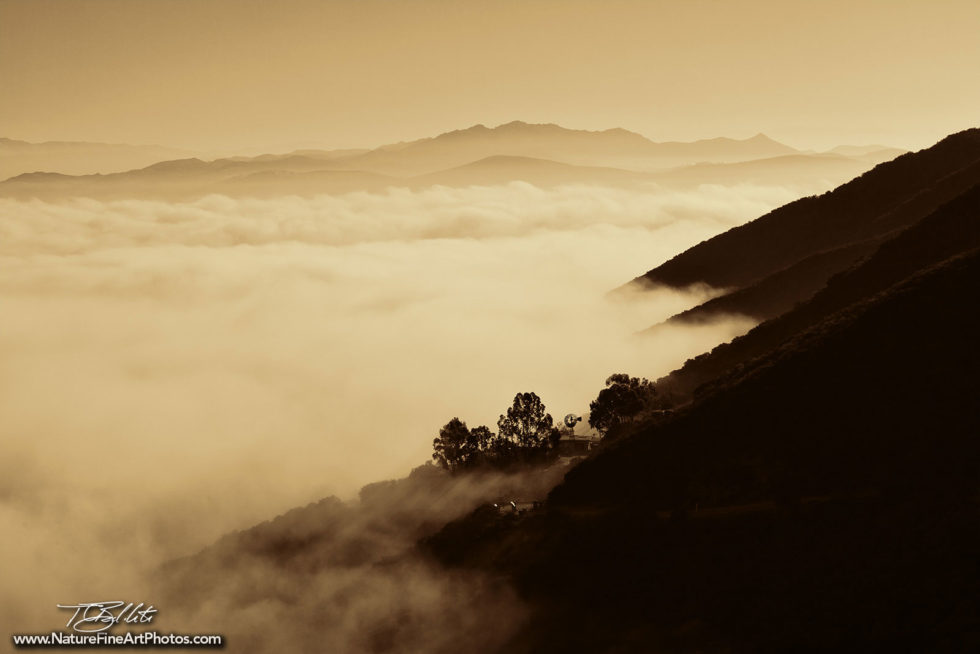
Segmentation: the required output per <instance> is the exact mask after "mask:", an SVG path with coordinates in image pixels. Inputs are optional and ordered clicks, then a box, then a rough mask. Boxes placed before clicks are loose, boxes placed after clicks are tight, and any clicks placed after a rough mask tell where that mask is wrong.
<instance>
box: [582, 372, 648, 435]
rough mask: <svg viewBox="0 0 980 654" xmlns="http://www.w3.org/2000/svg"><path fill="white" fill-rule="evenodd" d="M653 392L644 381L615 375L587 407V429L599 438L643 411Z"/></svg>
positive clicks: (624, 375)
mask: <svg viewBox="0 0 980 654" xmlns="http://www.w3.org/2000/svg"><path fill="white" fill-rule="evenodd" d="M656 393H657V390H656V389H655V388H654V386H653V383H652V382H651V381H650V380H648V379H641V378H639V377H630V376H629V375H627V374H623V373H619V374H615V375H611V376H610V377H609V379H607V380H606V387H605V388H604V389H602V390H601V391H599V396H598V397H597V398H596V399H595V400H593V402H592V403H591V404H589V425H590V426H591V427H593V428H594V429H597V430H598V431H599V432H600V433H602V434H603V435H606V434H608V433H609V431H610V430H611V429H613V428H614V427H616V426H617V425H620V424H622V423H624V422H627V421H629V420H632V419H633V418H634V417H635V416H636V415H637V414H639V413H640V412H641V411H643V409H644V408H646V407H647V406H648V405H649V404H650V402H651V401H652V400H653V397H654V395H656Z"/></svg>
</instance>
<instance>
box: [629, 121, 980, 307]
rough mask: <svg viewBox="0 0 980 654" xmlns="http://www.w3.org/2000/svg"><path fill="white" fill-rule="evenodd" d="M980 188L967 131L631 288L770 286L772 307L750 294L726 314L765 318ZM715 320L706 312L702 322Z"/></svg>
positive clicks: (709, 246)
mask: <svg viewBox="0 0 980 654" xmlns="http://www.w3.org/2000/svg"><path fill="white" fill-rule="evenodd" d="M978 182H980V129H972V130H967V131H964V132H960V133H958V134H954V135H952V136H949V137H947V138H945V139H943V140H942V141H940V142H939V143H937V144H936V145H934V146H933V147H931V148H929V149H926V150H922V151H920V152H916V153H909V154H905V155H902V156H900V157H898V158H897V159H895V160H893V161H890V162H887V163H883V164H880V165H878V166H876V167H875V168H874V169H873V170H871V171H869V172H867V173H865V174H863V175H861V176H860V177H858V178H856V179H854V180H852V181H850V182H848V183H847V184H844V185H843V186H840V187H839V188H837V189H835V190H833V191H831V192H829V193H825V194H824V195H822V196H819V197H809V198H803V199H801V200H797V201H796V202H792V203H790V204H788V205H785V206H783V207H780V208H778V209H776V210H774V211H772V212H770V213H768V214H766V215H765V216H762V217H761V218H759V219H757V220H754V221H752V222H750V223H747V224H745V225H742V226H739V227H735V228H733V229H731V230H729V231H727V232H725V233H724V234H720V235H719V236H716V237H714V238H712V239H709V240H707V241H704V242H703V243H700V244H699V245H696V246H695V247H693V248H691V249H689V250H687V251H686V252H683V253H682V254H679V255H677V256H676V257H674V258H673V259H671V260H670V261H667V262H666V263H664V264H662V265H661V266H658V267H657V268H655V269H653V270H651V271H649V272H648V273H646V274H645V275H643V276H642V277H638V278H637V279H636V280H634V281H633V284H634V285H637V286H641V287H642V286H658V285H666V286H671V287H686V286H690V285H693V284H707V285H709V286H713V287H715V288H724V289H732V290H735V289H744V288H746V287H749V286H751V285H753V284H757V283H762V284H765V283H767V281H766V280H767V278H770V280H769V282H768V283H769V284H770V285H771V286H774V285H777V284H778V285H779V286H781V287H782V291H781V293H780V294H769V293H766V292H762V293H761V295H766V296H771V297H772V300H771V302H765V301H761V300H760V298H759V297H758V295H759V294H756V295H755V296H753V295H752V294H750V295H747V296H745V300H746V301H745V302H744V303H743V302H742V301H741V300H740V298H730V299H729V300H728V302H727V305H726V306H725V310H726V311H727V312H739V313H745V314H748V315H752V316H754V317H758V318H767V317H772V316H775V315H778V314H779V313H781V312H782V311H785V310H786V309H787V308H789V307H790V306H792V303H793V302H795V301H800V300H803V299H806V298H807V297H808V296H809V295H810V294H811V293H812V291H813V290H814V289H815V288H819V286H821V285H822V281H823V280H826V279H827V278H829V277H830V276H831V275H833V274H834V273H836V272H839V271H840V270H842V269H843V268H844V267H846V266H847V264H848V263H850V262H852V261H854V258H855V257H857V256H860V255H862V254H865V253H867V252H869V251H871V250H873V248H874V245H875V243H874V241H875V240H876V239H880V238H881V237H883V236H886V235H888V234H889V233H890V232H892V231H894V230H896V229H902V228H904V227H907V226H908V225H911V224H913V223H915V222H916V221H918V220H920V219H921V218H923V217H924V216H926V215H928V214H929V213H931V212H932V211H933V210H934V209H936V208H937V207H938V206H940V205H942V204H943V203H945V202H948V201H949V200H951V199H952V198H954V197H956V196H957V195H959V194H960V193H962V192H963V191H965V190H966V189H968V188H970V187H972V186H973V185H974V184H977V183H978ZM862 244H863V245H862ZM794 266H796V267H801V268H798V269H796V270H794ZM772 276H782V279H778V278H773V277H772ZM821 278H822V279H821ZM716 306H717V305H716ZM713 312H714V310H713V309H710V308H709V309H706V310H705V311H703V312H702V314H703V315H702V317H705V316H707V315H710V314H711V313H713ZM690 317H691V316H689V318H690Z"/></svg>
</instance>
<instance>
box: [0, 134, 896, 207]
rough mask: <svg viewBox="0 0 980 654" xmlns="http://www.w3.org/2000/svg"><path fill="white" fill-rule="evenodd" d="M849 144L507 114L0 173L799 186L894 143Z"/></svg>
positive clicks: (877, 156) (164, 192) (319, 185)
mask: <svg viewBox="0 0 980 654" xmlns="http://www.w3.org/2000/svg"><path fill="white" fill-rule="evenodd" d="M851 149H852V150H853V151H854V154H842V153H833V152H832V153H823V154H815V153H802V152H799V151H797V150H795V149H793V148H791V147H789V146H786V145H783V144H781V143H777V142H776V141H773V140H772V139H770V138H768V137H766V136H764V135H762V134H759V135H757V136H755V137H752V138H749V139H745V140H735V139H728V138H716V139H707V140H702V141H694V142H691V143H680V142H666V143H655V142H653V141H650V140H648V139H646V138H644V137H643V136H640V135H639V134H636V133H634V132H629V131H627V130H623V129H611V130H605V131H601V132H592V131H585V130H571V129H565V128H563V127H559V126H557V125H531V124H528V123H522V122H512V123H507V124H505V125H500V126H499V127H495V128H488V127H484V126H483V125H476V126H474V127H470V128H469V129H464V130H457V131H453V132H447V133H445V134H441V135H439V136H436V137H432V138H427V139H421V140H418V141H411V142H407V143H397V144H392V145H385V146H382V147H379V148H376V149H374V150H335V151H330V150H301V151H296V152H293V153H290V154H284V155H261V156H257V157H230V158H224V159H216V160H213V161H204V160H201V159H198V158H186V159H177V160H167V161H162V162H156V163H154V164H152V165H148V166H145V167H143V168H140V169H134V170H128V171H125V172H113V173H108V174H105V173H99V174H88V175H69V174H66V172H65V171H63V170H60V171H57V172H54V171H45V172H27V173H24V174H20V175H16V176H13V177H11V178H10V179H8V180H6V181H5V182H2V183H0V195H3V196H7V197H42V198H45V197H67V196H75V195H84V196H91V197H98V198H117V197H160V198H167V199H185V198H193V197H199V196H201V195H206V194H209V193H225V194H233V195H251V196H275V195H287V194H290V195H291V194H300V195H315V194H320V193H328V194H329V193H343V192H348V191H353V190H366V191H376V190H380V189H384V188H386V187H389V186H401V187H410V188H419V187H425V186H431V185H446V186H479V185H484V186H486V185H493V184H501V183H507V182H511V181H526V182H529V183H531V184H535V185H539V186H554V185H562V184H617V185H636V184H650V183H656V184H663V185H674V186H678V185H681V186H683V185H697V184H705V183H716V184H729V183H735V182H750V183H763V184H782V185H798V184H808V183H812V182H813V181H814V180H817V181H819V182H827V183H837V182H840V181H843V180H845V179H849V178H850V177H852V176H854V175H856V174H858V173H860V172H862V171H863V170H866V169H867V168H868V167H869V166H870V165H872V164H873V163H877V162H879V161H882V160H884V159H887V158H892V157H894V156H895V155H896V154H897V153H899V152H900V151H896V150H892V149H887V148H879V147H878V146H869V147H868V148H863V149H862V148H854V147H852V148H851ZM83 150H84V148H83ZM80 151H81V150H80ZM141 152H142V151H141ZM143 154H148V153H145V152H143ZM27 161H30V159H28V160H27Z"/></svg>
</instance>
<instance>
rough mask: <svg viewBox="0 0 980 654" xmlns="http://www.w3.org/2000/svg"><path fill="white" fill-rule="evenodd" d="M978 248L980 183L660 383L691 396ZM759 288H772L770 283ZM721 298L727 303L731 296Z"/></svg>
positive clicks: (721, 300)
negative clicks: (915, 276)
mask: <svg viewBox="0 0 980 654" xmlns="http://www.w3.org/2000/svg"><path fill="white" fill-rule="evenodd" d="M976 247H980V184H977V185H976V186H974V187H973V188H972V189H970V190H969V191H967V192H965V193H963V194H962V195H960V196H959V197H957V198H955V199H954V200H952V201H950V202H949V203H947V204H945V205H943V206H942V207H940V208H938V209H937V210H935V211H934V212H933V213H932V214H930V215H929V216H927V217H926V218H924V219H922V220H921V221H919V222H918V223H916V224H915V225H913V226H912V227H909V228H908V229H906V230H904V231H902V232H899V233H898V235H897V236H895V237H894V238H892V239H889V240H886V241H884V242H883V243H882V245H881V246H880V247H878V248H877V250H876V251H875V252H874V254H873V255H871V256H870V257H869V258H868V259H867V260H866V261H864V262H863V263H862V264H861V265H858V266H855V267H853V268H851V269H849V270H846V271H844V272H842V273H839V274H838V275H837V276H835V277H833V278H831V279H830V280H829V281H828V283H827V285H826V287H824V288H823V289H821V290H820V291H819V292H817V293H816V294H814V295H813V297H812V298H810V299H809V300H808V301H806V302H802V303H800V304H799V305H797V306H795V307H794V308H793V309H791V310H789V311H787V312H786V313H784V314H782V315H780V316H779V317H777V318H773V319H771V320H768V321H766V322H764V323H762V324H761V325H759V326H757V327H755V328H754V329H752V330H751V331H749V332H748V333H747V334H745V335H744V336H740V337H738V338H735V339H733V340H732V341H731V342H729V343H724V344H722V345H719V346H718V347H716V348H715V349H714V350H712V351H711V352H708V353H705V354H702V355H700V356H697V357H695V358H693V359H690V360H689V361H687V362H686V363H685V364H684V366H683V367H682V368H680V369H679V370H675V371H673V372H672V373H671V374H670V375H668V376H666V377H664V378H662V379H660V380H659V381H658V385H660V386H661V387H662V388H664V389H665V390H666V389H670V391H671V392H672V393H673V394H675V395H676V396H678V397H687V396H689V395H690V394H691V393H692V392H694V391H695V390H696V389H697V387H698V386H700V385H702V384H704V383H707V382H710V381H711V380H713V379H716V378H718V377H719V376H721V375H723V374H725V373H726V372H727V371H730V370H733V369H735V368H737V367H738V366H740V365H745V364H746V363H747V362H749V361H751V360H752V359H753V358H754V357H758V356H761V355H763V354H765V353H766V352H768V351H769V350H771V349H772V348H774V347H776V346H778V345H779V344H780V343H782V342H783V341H785V340H786V339H789V338H792V337H793V336H795V335H796V334H799V333H801V332H802V331H804V330H806V329H808V328H810V327H812V326H813V325H815V324H817V323H818V322H819V321H821V320H823V319H825V318H826V317H828V316H829V315H831V314H832V313H834V312H836V311H839V310H841V309H843V308H845V307H847V306H848V305H849V304H851V303H853V302H856V301H859V300H861V299H864V298H867V297H870V296H871V295H873V294H875V293H877V292H880V291H882V290H884V289H886V288H888V287H889V286H890V285H892V284H895V283H897V282H899V281H901V280H902V279H904V278H906V277H908V276H909V275H912V274H914V273H915V272H916V271H918V270H921V269H922V268H925V267H928V266H931V265H934V264H936V263H938V262H941V261H943V260H944V259H947V258H949V257H951V256H954V255H956V254H959V253H962V252H966V251H969V250H971V249H973V248H976ZM777 279H778V278H777ZM756 288H762V289H766V288H767V285H765V284H760V285H758V286H757V287H756ZM777 297H778V296H777ZM782 301H784V302H785V300H782ZM718 302H719V303H724V302H725V297H722V298H719V299H718ZM703 306H708V305H703Z"/></svg>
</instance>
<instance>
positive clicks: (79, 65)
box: [0, 0, 980, 151]
mask: <svg viewBox="0 0 980 654" xmlns="http://www.w3.org/2000/svg"><path fill="white" fill-rule="evenodd" d="M978 34H980V2H976V0H963V1H957V0H944V1H942V2H937V1H935V0H922V1H906V2H901V1H898V0H887V1H881V2H855V1H854V0H847V1H823V2H786V1H784V0H778V1H775V0H773V1H752V2H721V1H718V2H712V1H705V0H685V1H680V0H673V1H656V0H650V1H633V0H618V1H602V2H597V1H593V2H581V1H576V0H537V1H534V0H522V1H520V2H513V1H509V0H503V1H486V2H467V1H460V0H445V1H444V0H405V1H399V2H393V1H378V0H359V1H353V0H282V1H277V2H267V1H257V0H141V1H135V0H0V84H2V88H3V101H2V102H0V135H2V136H7V137H11V138H20V139H26V140H32V141H41V140H98V141H109V142H130V143H159V144H164V145H174V146H180V147H185V148H192V149H199V150H211V151H227V150H239V151H243V150H248V149H258V150H275V149H283V148H291V147H301V146H316V147H347V146H373V145H377V144H380V143H385V142H392V141H397V140H402V139H410V138H418V137H422V136H429V135H432V134H435V133H438V132H442V131H446V130H449V129H454V128H459V127H466V126H469V125H472V124H475V123H485V124H488V125H496V124H499V123H503V122H508V121H510V120H515V119H520V120H525V121H529V122H556V123H559V124H562V125H565V126H568V127H576V128H586V129H599V128H607V127H625V128H628V129H632V130H635V131H639V132H640V133H642V134H644V135H646V136H648V137H650V138H652V139H654V140H669V139H680V140H690V139H696V138H702V137H711V136H718V135H728V136H733V137H747V136H751V135H753V134H755V133H757V132H760V131H761V132H765V133H767V134H769V135H770V136H772V137H774V138H777V139H780V140H783V141H785V142H788V143H789V144H791V145H794V146H797V147H803V148H807V147H815V148H822V147H830V146H833V145H837V144H841V143H872V142H873V143H879V142H880V143H885V144H889V145H896V146H905V147H922V146H925V145H927V144H929V143H931V142H933V141H935V140H936V139H938V138H939V137H941V136H943V135H945V134H947V133H949V132H952V131H957V130H960V129H963V128H966V127H968V126H971V125H976V124H977V123H978V117H980V85H978V84H976V83H975V81H976V74H977V70H980V38H978V37H977V35H978Z"/></svg>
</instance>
